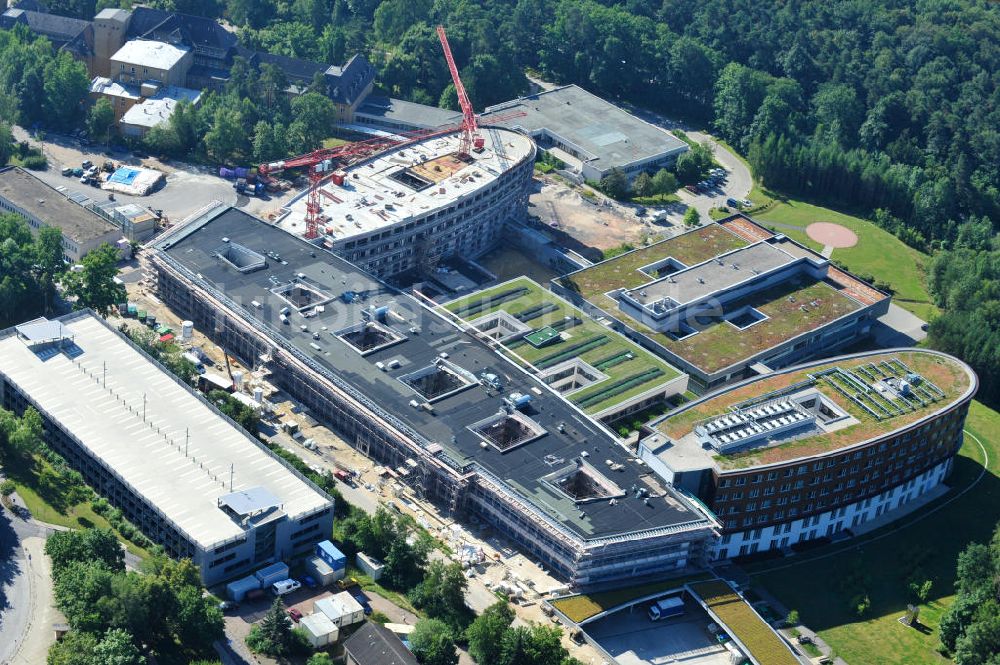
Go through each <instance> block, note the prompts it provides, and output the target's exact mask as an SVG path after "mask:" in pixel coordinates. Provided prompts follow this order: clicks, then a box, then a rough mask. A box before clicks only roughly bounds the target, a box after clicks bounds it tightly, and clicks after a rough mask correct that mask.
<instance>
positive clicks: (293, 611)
mask: <svg viewBox="0 0 1000 665" xmlns="http://www.w3.org/2000/svg"><path fill="white" fill-rule="evenodd" d="M288 616H290V617H292V621H294V622H295V623H298V622H299V619H301V618H302V612H300V611H299V609H298V608H297V607H293V608H291V609H290V610H288Z"/></svg>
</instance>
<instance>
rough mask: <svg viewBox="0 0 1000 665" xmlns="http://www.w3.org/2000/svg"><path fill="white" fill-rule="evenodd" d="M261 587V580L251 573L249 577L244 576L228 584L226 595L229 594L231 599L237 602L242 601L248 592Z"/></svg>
mask: <svg viewBox="0 0 1000 665" xmlns="http://www.w3.org/2000/svg"><path fill="white" fill-rule="evenodd" d="M259 588H261V587H260V580H258V579H257V578H256V577H254V576H253V575H250V576H249V577H244V578H241V579H238V580H236V581H235V582H230V583H229V584H227V585H226V595H227V596H229V599H230V600H235V601H236V602H237V603H240V602H243V599H244V598H245V597H246V595H247V594H248V593H250V592H251V591H253V590H254V589H259Z"/></svg>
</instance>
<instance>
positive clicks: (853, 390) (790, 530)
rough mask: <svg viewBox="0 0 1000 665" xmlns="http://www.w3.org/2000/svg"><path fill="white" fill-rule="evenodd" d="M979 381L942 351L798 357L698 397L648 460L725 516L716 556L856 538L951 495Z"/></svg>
mask: <svg viewBox="0 0 1000 665" xmlns="http://www.w3.org/2000/svg"><path fill="white" fill-rule="evenodd" d="M977 387H978V379H977V377H976V375H975V373H973V371H972V369H971V368H969V367H968V365H966V364H965V363H963V362H961V361H959V360H957V359H955V358H953V357H951V356H948V355H946V354H943V353H938V352H934V351H925V350H916V349H900V350H892V351H879V352H871V353H863V354H857V355H849V356H841V357H839V358H835V359H832V360H830V359H828V360H825V361H820V362H815V363H810V364H806V365H798V366H796V367H792V368H789V369H785V370H781V371H779V372H776V373H773V374H770V375H768V376H765V377H760V378H757V379H752V380H749V381H745V382H743V383H740V384H736V385H734V386H732V387H730V388H727V389H725V390H722V391H720V392H716V393H713V394H711V395H708V396H706V397H703V398H702V399H699V400H697V401H694V402H691V403H690V404H688V405H685V406H684V407H683V408H681V409H678V410H676V411H674V412H672V413H670V414H668V415H667V416H665V417H664V418H663V419H661V420H660V421H658V422H657V423H655V424H654V425H653V430H654V432H653V433H652V434H651V435H650V436H648V437H646V438H645V439H644V440H643V441H642V442H641V444H640V455H641V457H642V459H643V460H644V461H645V462H646V463H647V464H649V465H650V466H651V467H652V468H654V469H656V470H657V471H658V472H659V473H660V474H661V475H663V476H664V477H665V478H666V479H667V480H669V481H670V482H672V483H673V484H674V485H675V486H676V487H680V488H683V489H686V490H688V491H690V492H692V493H693V494H695V495H696V496H697V497H698V498H699V499H701V500H702V501H703V502H704V503H705V504H706V505H707V506H708V507H709V508H710V509H711V510H712V511H713V512H714V513H715V515H716V516H717V518H718V520H719V522H720V523H721V524H722V536H721V538H720V539H719V540H717V541H716V543H715V545H714V554H713V557H714V558H715V559H726V558H731V557H736V556H745V555H750V554H755V553H757V552H762V551H767V550H775V549H784V548H788V547H791V546H792V545H795V544H796V543H799V542H803V541H810V540H816V539H821V538H830V537H832V536H834V535H837V534H843V533H847V535H852V534H856V533H858V532H859V531H865V530H868V529H870V528H873V527H874V526H877V525H881V524H883V523H885V522H888V521H891V520H893V519H896V518H897V517H899V516H901V515H903V514H906V513H907V512H909V511H908V510H907V504H910V503H911V502H913V501H916V500H918V499H920V498H921V497H923V498H925V499H926V498H927V495H929V494H933V493H935V492H936V491H940V485H941V483H942V482H943V481H944V480H945V479H946V478H947V476H948V474H949V473H950V471H951V468H952V462H953V459H954V456H955V454H956V453H957V452H958V450H959V449H960V448H961V446H962V442H963V434H962V428H963V426H964V423H965V418H966V415H967V414H968V409H969V403H970V402H971V401H972V398H973V396H974V395H975V392H976V389H977Z"/></svg>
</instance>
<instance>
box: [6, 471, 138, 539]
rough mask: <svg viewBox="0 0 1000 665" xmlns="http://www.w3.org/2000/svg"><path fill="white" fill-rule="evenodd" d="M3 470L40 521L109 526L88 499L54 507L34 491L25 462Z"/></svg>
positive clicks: (32, 474) (81, 526)
mask: <svg viewBox="0 0 1000 665" xmlns="http://www.w3.org/2000/svg"><path fill="white" fill-rule="evenodd" d="M3 470H4V473H5V474H6V475H7V476H8V477H9V478H10V479H11V480H13V481H14V484H15V485H16V486H17V495H18V496H20V497H21V499H22V500H23V501H24V505H26V506H27V507H28V510H29V511H30V512H31V516H32V517H33V518H34V519H36V520H38V521H39V522H45V523H47V524H55V525H56V526H62V527H66V528H69V529H87V528H92V527H93V528H99V529H112V526H111V524H110V523H109V522H108V521H107V520H106V519H104V517H102V516H101V515H98V514H97V513H95V512H94V510H93V509H92V508H91V507H90V503H89V502H86V501H85V502H83V503H79V504H77V505H75V506H71V507H69V508H67V509H66V510H65V511H59V510H57V509H56V508H55V507H53V506H52V505H51V504H50V503H49V502H47V501H46V500H45V499H44V498H43V497H42V496H41V495H40V494H39V493H38V492H36V491H35V489H34V488H35V486H36V483H35V482H34V481H35V479H36V474H35V472H34V470H29V469H28V468H27V467H26V465H24V464H19V463H16V462H15V463H14V464H13V465H11V464H6V465H4V467H3ZM116 533H117V532H116ZM118 540H120V541H121V542H122V544H123V545H125V548H126V549H127V550H128V551H129V552H131V553H132V554H135V555H136V556H140V557H142V558H147V557H149V552H148V551H147V550H145V549H143V548H141V547H138V546H137V545H135V544H134V543H132V542H130V541H128V540H125V539H124V538H122V537H121V536H120V535H119V537H118Z"/></svg>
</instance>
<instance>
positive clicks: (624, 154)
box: [482, 85, 687, 171]
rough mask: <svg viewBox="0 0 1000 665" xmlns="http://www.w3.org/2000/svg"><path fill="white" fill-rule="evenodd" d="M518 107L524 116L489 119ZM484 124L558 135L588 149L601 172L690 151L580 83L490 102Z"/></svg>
mask: <svg viewBox="0 0 1000 665" xmlns="http://www.w3.org/2000/svg"><path fill="white" fill-rule="evenodd" d="M519 111H520V112H524V113H525V115H524V116H522V117H516V118H510V119H509V120H502V121H494V120H493V119H492V118H491V116H497V115H506V114H509V113H516V112H519ZM482 123H483V124H496V125H501V126H503V127H510V128H511V129H521V130H523V131H525V132H527V133H528V134H531V135H532V136H535V135H536V134H538V133H540V132H542V131H543V130H547V131H549V132H551V133H553V134H557V135H558V136H560V137H561V138H562V139H563V140H565V141H568V142H570V143H572V144H575V145H576V146H578V147H579V148H582V149H583V150H584V151H586V152H587V153H590V156H591V158H590V159H588V160H585V161H587V163H589V164H591V165H592V166H594V167H595V168H597V169H599V170H601V171H606V170H610V169H612V168H614V167H619V168H624V167H625V166H627V165H629V164H632V163H633V162H638V161H643V160H646V159H650V158H652V157H655V156H657V155H661V154H666V153H671V152H674V151H677V152H683V151H684V150H686V149H687V144H686V143H684V142H683V141H681V140H680V139H679V138H677V137H676V136H674V135H673V134H671V133H670V132H667V131H666V130H663V129H660V128H659V127H656V126H655V125H651V124H650V123H648V122H646V121H644V120H641V119H640V118H637V117H635V116H634V115H632V114H631V113H628V112H627V111H625V110H623V109H621V108H619V107H618V106H615V105H614V104H612V103H611V102H608V101H605V100H603V99H601V98H600V97H598V96H597V95H594V94H591V93H589V92H587V91H586V90H584V89H583V88H581V87H579V86H577V85H567V86H563V87H561V88H556V89H554V90H548V91H545V92H540V93H538V94H535V95H530V96H528V97H519V98H518V99H514V100H511V101H509V102H505V103H503V104H497V105H496V106H490V107H489V108H487V109H486V111H485V112H484V113H483V115H482Z"/></svg>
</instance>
